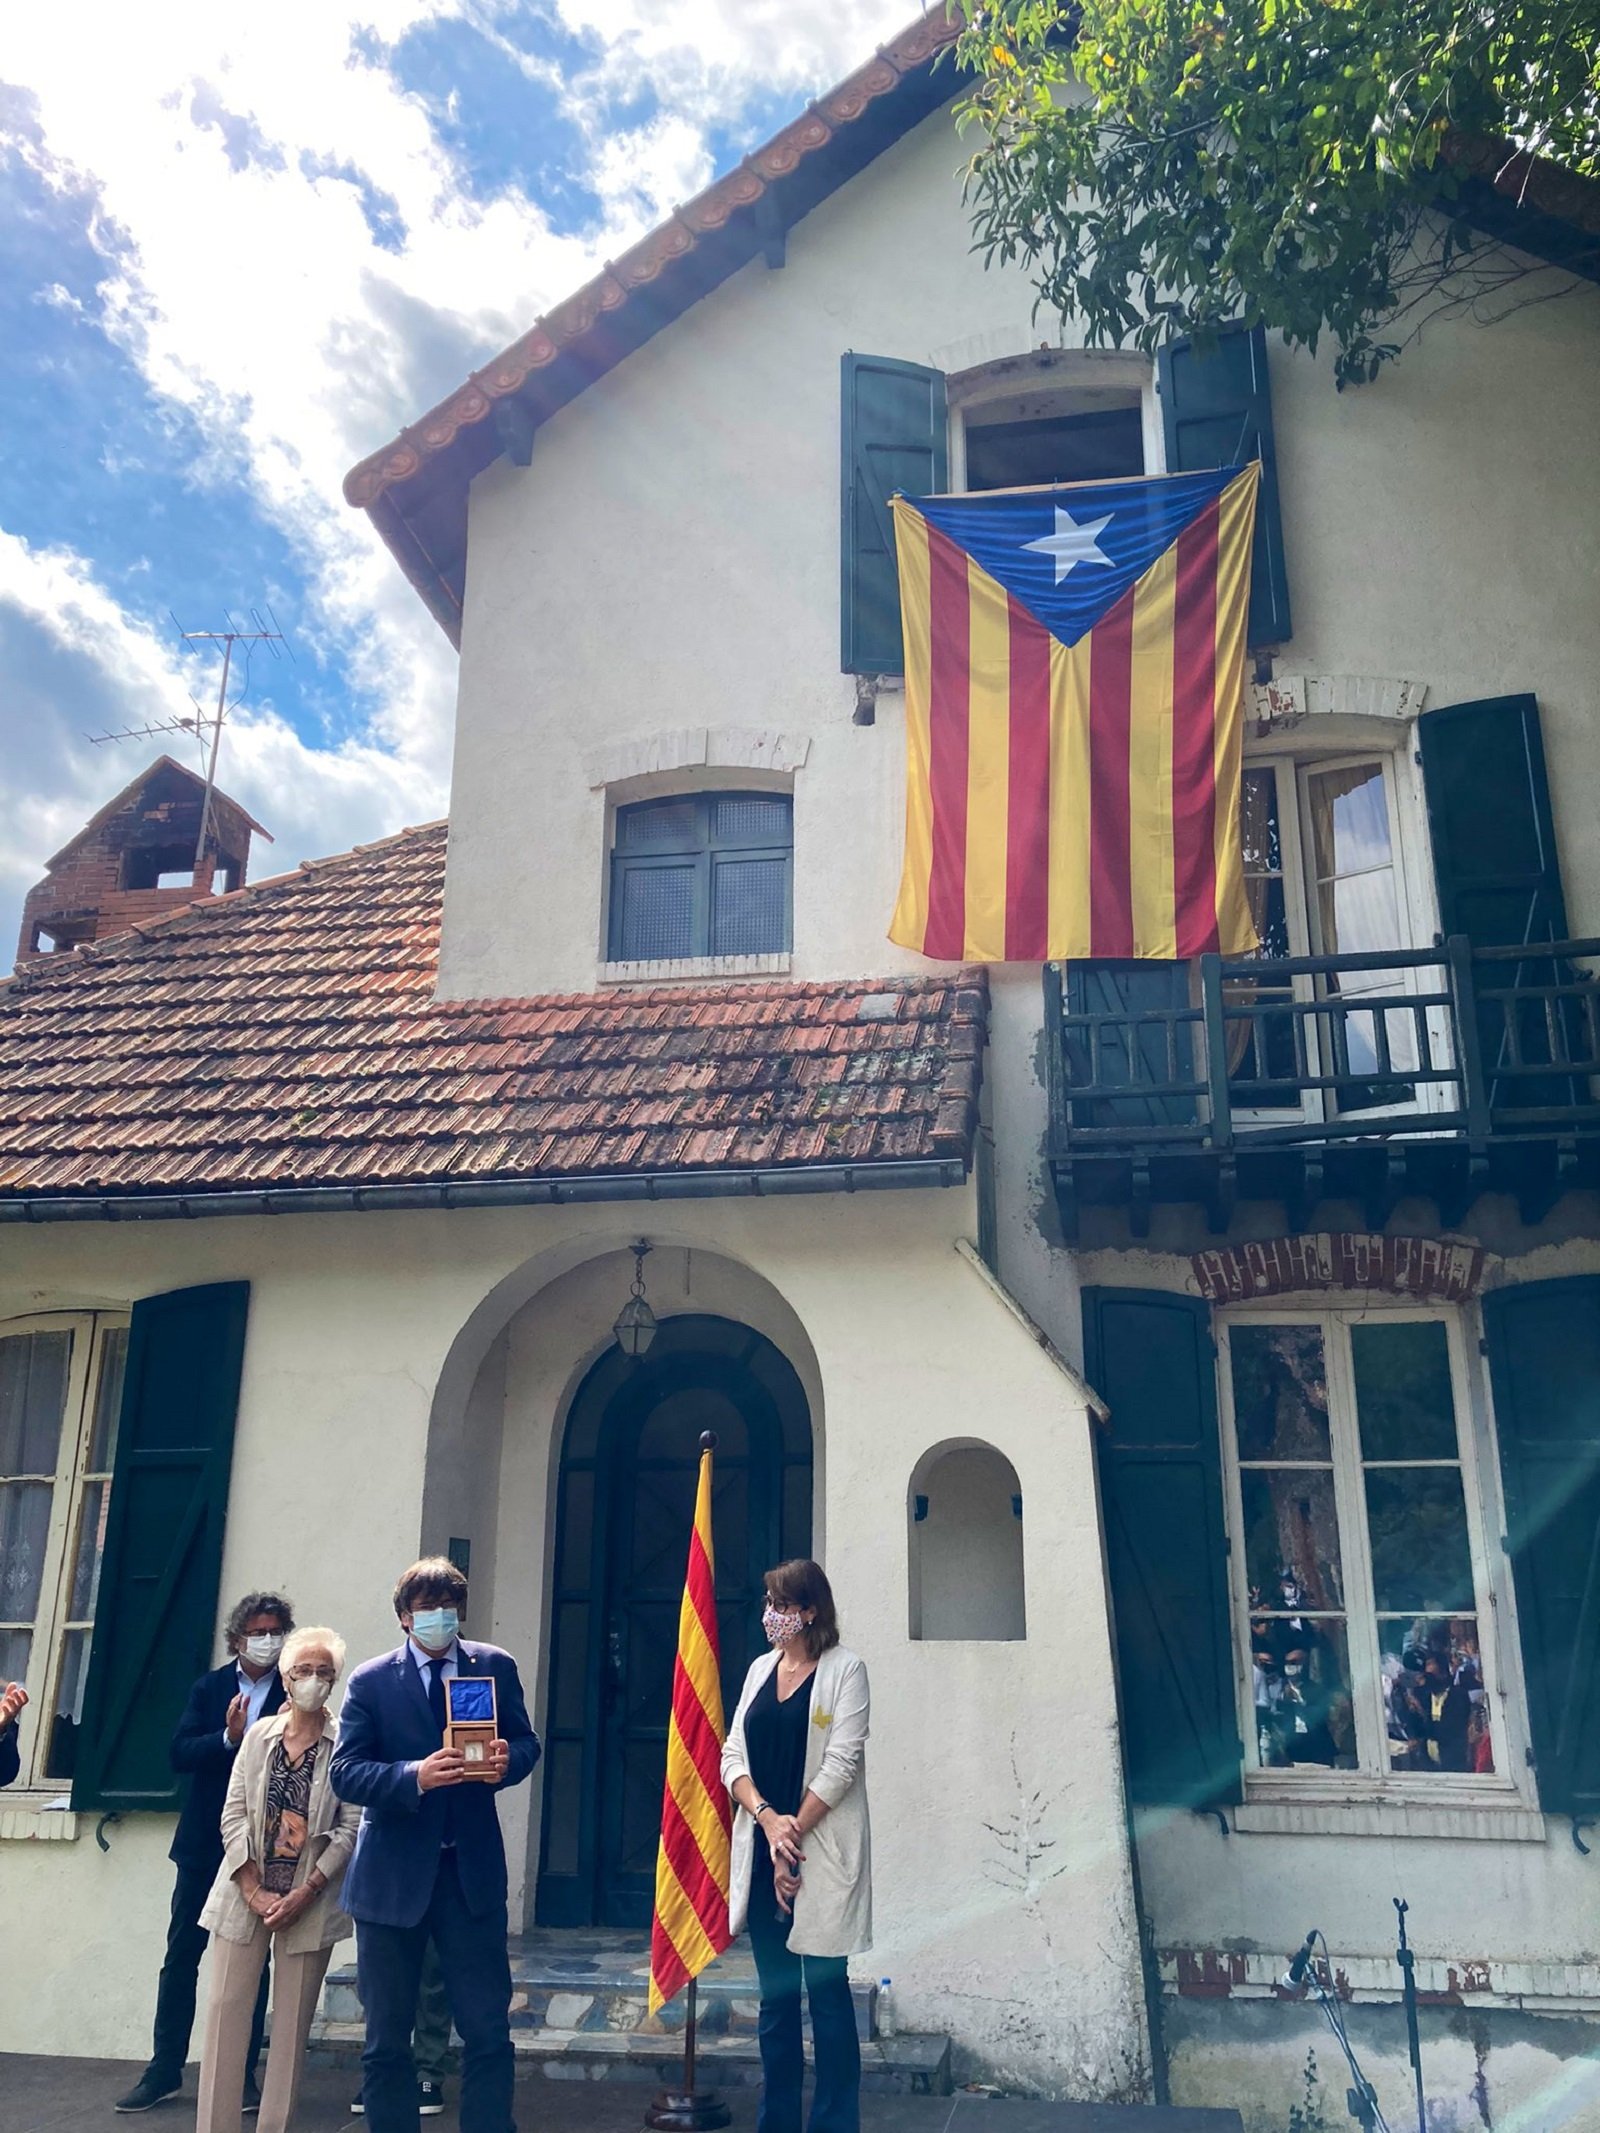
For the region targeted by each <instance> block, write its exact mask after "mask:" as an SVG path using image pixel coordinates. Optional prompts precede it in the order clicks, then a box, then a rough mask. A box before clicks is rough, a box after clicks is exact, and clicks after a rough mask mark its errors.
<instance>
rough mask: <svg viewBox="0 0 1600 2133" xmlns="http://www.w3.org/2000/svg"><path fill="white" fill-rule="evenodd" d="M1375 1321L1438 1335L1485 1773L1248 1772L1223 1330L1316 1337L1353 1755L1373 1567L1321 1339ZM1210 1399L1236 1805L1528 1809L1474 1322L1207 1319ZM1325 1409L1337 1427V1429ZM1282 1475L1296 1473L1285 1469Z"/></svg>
mask: <svg viewBox="0 0 1600 2133" xmlns="http://www.w3.org/2000/svg"><path fill="white" fill-rule="evenodd" d="M1379 1320H1382V1321H1384V1322H1386V1323H1389V1324H1394V1323H1403V1322H1408V1321H1409V1322H1413V1323H1414V1322H1417V1321H1422V1320H1426V1321H1433V1322H1438V1323H1442V1324H1443V1325H1444V1327H1445V1330H1446V1336H1447V1339H1448V1343H1449V1354H1450V1384H1451V1392H1452V1396H1453V1399H1454V1403H1455V1414H1456V1445H1457V1452H1458V1456H1459V1461H1460V1468H1461V1480H1462V1492H1463V1497H1464V1500H1465V1504H1466V1515H1467V1542H1468V1548H1469V1551H1470V1554H1471V1560H1472V1582H1473V1599H1474V1607H1475V1611H1476V1616H1477V1625H1478V1651H1479V1655H1480V1659H1481V1662H1482V1666H1483V1685H1484V1688H1485V1690H1486V1691H1487V1694H1488V1708H1489V1717H1490V1733H1491V1739H1492V1741H1493V1745H1494V1765H1495V1767H1494V1771H1493V1773H1492V1774H1490V1773H1483V1774H1479V1773H1475V1772H1471V1771H1438V1772H1433V1771H1404V1770H1390V1769H1385V1768H1380V1767H1374V1766H1370V1765H1369V1766H1368V1767H1365V1768H1360V1769H1356V1770H1334V1769H1325V1768H1320V1767H1319V1768H1316V1769H1311V1768H1299V1769H1271V1768H1265V1767H1263V1766H1262V1765H1261V1763H1260V1761H1259V1747H1258V1743H1257V1740H1256V1717H1255V1702H1254V1691H1253V1681H1252V1673H1251V1651H1252V1647H1251V1638H1250V1621H1251V1611H1250V1589H1249V1588H1250V1577H1249V1566H1248V1564H1247V1562H1246V1560H1245V1529H1244V1506H1243V1496H1242V1488H1241V1481H1240V1475H1241V1462H1240V1459H1239V1447H1238V1438H1237V1434H1236V1430H1235V1423H1234V1408H1233V1371H1232V1351H1231V1340H1230V1336H1231V1332H1232V1329H1233V1328H1234V1327H1235V1326H1249V1325H1255V1326H1260V1325H1308V1324H1313V1323H1315V1324H1319V1325H1321V1326H1322V1328H1323V1349H1324V1356H1325V1358H1326V1367H1327V1375H1328V1403H1329V1421H1330V1430H1329V1436H1330V1443H1331V1447H1332V1465H1333V1483H1334V1502H1335V1506H1336V1512H1337V1517H1338V1521H1339V1550H1340V1558H1341V1564H1340V1567H1341V1571H1342V1574H1343V1585H1344V1598H1345V1624H1346V1634H1347V1644H1348V1651H1349V1663H1350V1676H1351V1679H1350V1684H1349V1686H1350V1691H1351V1695H1352V1697H1353V1699H1354V1700H1355V1704H1356V1740H1357V1752H1358V1754H1359V1753H1361V1752H1363V1751H1366V1752H1368V1753H1370V1752H1371V1750H1372V1747H1373V1744H1376V1745H1377V1748H1378V1750H1379V1751H1380V1752H1381V1750H1382V1747H1383V1743H1384V1741H1385V1738H1386V1729H1385V1723H1384V1712H1383V1692H1382V1687H1381V1680H1380V1674H1379V1664H1380V1646H1379V1639H1378V1625H1377V1613H1376V1609H1375V1607H1374V1605H1373V1599H1372V1561H1371V1550H1370V1546H1369V1542H1368V1535H1367V1523H1366V1510H1365V1491H1364V1488H1363V1483H1362V1461H1361V1455H1360V1439H1359V1435H1358V1432H1357V1427H1356V1416H1355V1398H1354V1385H1353V1381H1352V1378H1351V1374H1350V1359H1349V1348H1348V1339H1347V1338H1343V1339H1341V1338H1338V1337H1335V1336H1334V1331H1333V1329H1334V1328H1336V1327H1338V1326H1344V1327H1348V1326H1351V1325H1356V1324H1362V1323H1366V1324H1371V1323H1374V1322H1376V1321H1379ZM1215 1326H1216V1343H1217V1392H1218V1413H1219V1418H1220V1421H1221V1425H1222V1427H1221V1438H1222V1472H1223V1495H1224V1503H1225V1512H1226V1518H1227V1528H1228V1543H1229V1548H1228V1554H1229V1597H1230V1602H1231V1614H1232V1630H1233V1648H1234V1675H1235V1691H1236V1696H1237V1702H1238V1713H1239V1726H1240V1738H1241V1740H1242V1741H1243V1742H1244V1744H1245V1758H1244V1792H1245V1800H1246V1803H1247V1804H1249V1803H1252V1802H1261V1801H1279V1802H1290V1803H1293V1802H1302V1803H1310V1802H1314V1801H1332V1802H1337V1803H1352V1802H1370V1803H1373V1804H1378V1805H1384V1804H1387V1805H1395V1806H1405V1807H1411V1808H1416V1807H1441V1808H1448V1807H1471V1806H1483V1807H1517V1806H1526V1807H1530V1808H1531V1807H1532V1806H1534V1804H1535V1802H1534V1800H1533V1797H1532V1791H1531V1786H1530V1783H1529V1778H1528V1731H1527V1721H1526V1715H1525V1703H1524V1698H1523V1694H1522V1681H1521V1671H1520V1666H1519V1663H1518V1659H1517V1655H1516V1638H1515V1629H1514V1621H1513V1619H1512V1616H1511V1612H1510V1605H1509V1603H1510V1581H1509V1579H1508V1578H1507V1577H1506V1576H1505V1573H1504V1557H1503V1555H1502V1554H1501V1553H1500V1552H1499V1551H1498V1549H1497V1548H1496V1547H1494V1546H1492V1545H1491V1535H1498V1534H1499V1533H1500V1532H1501V1531H1502V1529H1503V1521H1502V1517H1501V1509H1500V1503H1499V1489H1498V1475H1497V1471H1496V1468H1495V1464H1494V1444H1493V1437H1492V1431H1491V1429H1490V1427H1489V1425H1488V1417H1487V1407H1486V1401H1485V1399H1484V1397H1483V1391H1482V1388H1481V1386H1480V1385H1479V1383H1478V1375H1479V1374H1478V1372H1477V1370H1476V1368H1475V1366H1474V1363H1473V1360H1472V1358H1473V1356H1474V1355H1475V1354H1476V1352H1477V1351H1476V1316H1475V1314H1472V1315H1471V1316H1470V1317H1469V1315H1468V1314H1466V1313H1464V1312H1463V1311H1462V1310H1461V1309H1460V1308H1458V1307H1456V1306H1452V1305H1437V1306H1431V1305H1418V1304H1411V1303H1407V1302H1403V1301H1400V1300H1396V1301H1394V1302H1392V1303H1391V1302H1388V1301H1375V1300H1373V1299H1372V1298H1369V1297H1348V1296H1347V1297H1342V1298H1341V1297H1337V1296H1335V1297H1329V1296H1325V1295H1324V1296H1317V1297H1308V1298H1305V1299H1303V1300H1302V1301H1300V1302H1299V1303H1295V1302H1292V1301H1283V1302H1278V1303H1273V1304H1270V1305H1268V1304H1259V1305H1241V1306H1239V1307H1237V1308H1235V1309H1229V1310H1226V1311H1220V1312H1218V1313H1217V1315H1216V1321H1215ZM1336 1410H1337V1412H1338V1415H1339V1417H1340V1419H1338V1420H1336V1419H1335V1414H1336ZM1283 1463H1284V1464H1287V1465H1293V1464H1294V1462H1293V1461H1292V1460H1291V1461H1286V1462H1283Z"/></svg>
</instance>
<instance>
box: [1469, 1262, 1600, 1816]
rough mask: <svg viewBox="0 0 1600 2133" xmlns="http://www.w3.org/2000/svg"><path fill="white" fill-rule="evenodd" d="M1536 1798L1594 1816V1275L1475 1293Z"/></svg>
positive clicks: (1598, 1550) (1598, 1593)
mask: <svg viewBox="0 0 1600 2133" xmlns="http://www.w3.org/2000/svg"><path fill="white" fill-rule="evenodd" d="M1483 1318H1484V1326H1485V1329H1486V1331H1487V1334H1488V1346H1489V1375H1490V1380H1491V1382H1492V1384H1493V1386H1494V1413H1495V1428H1496V1430H1497V1432H1498V1434H1499V1439H1500V1472H1501V1476H1502V1479H1503V1481H1504V1485H1505V1503H1506V1543H1507V1547H1508V1549H1509V1551H1510V1556H1511V1567H1512V1574H1513V1576H1514V1577H1515V1579H1516V1584H1517V1620H1518V1623H1519V1625H1520V1627H1521V1631H1522V1670H1523V1673H1524V1675H1525V1677H1526V1679H1527V1684H1528V1720H1529V1726H1530V1729H1531V1731H1532V1735H1533V1759H1534V1767H1535V1770H1536V1772H1537V1775H1538V1779H1539V1804H1540V1805H1541V1806H1542V1807H1543V1808H1544V1810H1545V1812H1546V1813H1547V1814H1566V1815H1573V1816H1576V1817H1578V1818H1580V1819H1590V1818H1593V1819H1600V1274H1575V1275H1572V1276H1570V1277H1569V1278H1567V1279H1566V1280H1564V1281H1530V1282H1526V1283H1519V1284H1518V1285H1516V1286H1515V1287H1512V1288H1508V1289H1492V1290H1490V1292H1489V1293H1488V1294H1487V1295H1486V1296H1485V1297H1484V1299H1483Z"/></svg>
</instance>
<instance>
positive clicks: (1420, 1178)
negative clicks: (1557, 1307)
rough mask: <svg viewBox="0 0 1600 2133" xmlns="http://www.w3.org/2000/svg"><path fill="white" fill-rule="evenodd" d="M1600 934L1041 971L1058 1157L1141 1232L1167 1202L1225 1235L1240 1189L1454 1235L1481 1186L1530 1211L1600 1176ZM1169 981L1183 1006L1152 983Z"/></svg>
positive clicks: (1070, 1231)
mask: <svg viewBox="0 0 1600 2133" xmlns="http://www.w3.org/2000/svg"><path fill="white" fill-rule="evenodd" d="M1597 960H1600V939H1596V940H1573V941H1551V942H1539V943H1537V944H1536V945H1532V946H1522V947H1513V948H1474V947H1473V946H1472V944H1471V943H1470V942H1469V941H1468V940H1466V939H1465V938H1464V937H1461V936H1455V937H1452V938H1451V939H1449V940H1447V941H1444V942H1442V943H1440V944H1439V945H1437V946H1435V947H1432V948H1425V949H1413V950H1398V949H1397V950H1385V951H1384V952H1382V953H1379V954H1366V955H1343V956H1340V955H1333V956H1288V957H1282V958H1273V959H1266V958H1261V959H1258V958H1254V957H1251V958H1245V959H1230V958H1227V957H1223V956H1216V955H1207V956H1201V957H1199V958H1198V960H1197V961H1196V962H1194V963H1192V964H1190V965H1188V966H1182V965H1179V966H1173V965H1160V964H1098V965H1097V964H1085V965H1070V966H1062V965H1057V964H1050V965H1047V966H1046V970H1045V1010H1046V1014H1045V1021H1046V1033H1047V1044H1046V1053H1047V1070H1048V1078H1049V1105H1050V1133H1049V1141H1048V1153H1049V1158H1050V1166H1051V1170H1052V1173H1053V1176H1054V1180H1055V1187H1056V1195H1057V1199H1058V1201H1059V1203H1060V1208H1061V1218H1062V1222H1063V1225H1064V1228H1065V1231H1066V1234H1067V1236H1068V1237H1069V1238H1071V1237H1075V1236H1076V1235H1077V1234H1078V1218H1079V1214H1080V1211H1081V1209H1083V1208H1084V1207H1120V1208H1124V1209H1126V1211H1127V1214H1128V1220H1129V1225H1130V1228H1131V1230H1132V1233H1133V1234H1134V1235H1135V1236H1146V1235H1148V1233H1149V1226H1150V1215H1151V1209H1152V1207H1153V1206H1155V1205H1157V1204H1169V1205H1190V1206H1198V1207H1200V1208H1202V1209H1203V1210H1204V1212H1205V1217H1206V1222H1207V1226H1208V1228H1209V1229H1210V1230H1211V1231H1212V1232H1213V1233H1214V1234H1218V1235H1221V1234H1223V1233H1225V1232H1226V1231H1227V1229H1228V1227H1229V1224H1230V1222H1231V1220H1232V1218H1233V1212H1234V1209H1235V1207H1236V1206H1237V1205H1238V1204H1239V1203H1240V1202H1241V1201H1249V1200H1272V1201H1280V1202H1282V1203H1283V1204H1284V1206H1285V1209H1286V1211H1287V1214H1288V1218H1289V1222H1290V1225H1291V1227H1292V1228H1294V1229H1302V1228H1304V1227H1306V1226H1307V1225H1308V1224H1309V1222H1310V1219H1311V1216H1312V1214H1313V1212H1314V1210H1315V1208H1316V1206H1317V1204H1318V1202H1319V1201H1322V1200H1328V1199H1340V1200H1354V1201H1355V1202H1357V1203H1358V1204H1359V1205H1360V1206H1361V1208H1362V1209H1363V1211H1364V1214H1365V1217H1366V1220H1367V1223H1368V1225H1369V1226H1370V1227H1371V1228H1372V1229H1374V1230H1377V1229H1381V1228H1382V1226H1383V1224H1384V1223H1385V1221H1387V1219H1388V1217H1389V1215H1390V1214H1391V1213H1392V1212H1393V1210H1394V1208H1395V1206H1396V1205H1397V1204H1398V1202H1399V1201H1401V1200H1403V1199H1406V1198H1411V1197H1418V1196H1420V1197H1422V1198H1425V1199H1428V1200H1431V1201H1432V1202H1433V1203H1434V1204H1435V1205H1436V1206H1437V1208H1438V1211H1439V1216H1440V1220H1441V1223H1442V1224H1443V1226H1445V1227H1446V1228H1451V1227H1454V1226H1455V1225H1457V1224H1458V1223H1459V1222H1460V1221H1461V1220H1462V1218H1463V1216H1464V1215H1465V1214H1466V1211H1467V1209H1468V1208H1469V1207H1470V1206H1471V1205H1472V1203H1473V1202H1474V1201H1475V1200H1476V1199H1477V1198H1478V1197H1479V1196H1480V1195H1481V1194H1483V1193H1487V1192H1504V1193H1509V1194H1510V1195H1511V1196H1512V1197H1513V1198H1514V1199H1515V1201H1516V1203H1517V1206H1518V1209H1519V1212H1520V1214H1521V1217H1522V1219H1523V1221H1524V1222H1527V1223H1533V1222H1537V1221H1540V1220H1542V1218H1543V1217H1544V1215H1545V1214H1546V1213H1548V1211H1549V1210H1550V1208H1551V1207H1552V1206H1553V1205H1554V1204H1555V1202H1556V1201H1557V1200H1558V1199H1559V1198H1560V1197H1561V1195H1562V1194H1563V1193H1565V1192H1568V1191H1571V1190H1574V1189H1583V1188H1588V1189H1594V1188H1596V1187H1600V979H1597ZM1163 991H1164V992H1165V994H1166V997H1165V998H1164V999H1163V998H1160V997H1157V998H1155V999H1152V997H1151V995H1152V994H1155V995H1158V996H1159V995H1160V994H1161V993H1162V992H1163Z"/></svg>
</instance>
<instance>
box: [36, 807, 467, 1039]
mask: <svg viewBox="0 0 1600 2133" xmlns="http://www.w3.org/2000/svg"><path fill="white" fill-rule="evenodd" d="M449 826H450V818H449V817H448V815H440V816H437V817H436V818H435V819H434V820H433V821H431V822H417V823H411V824H408V825H407V826H406V827H405V828H404V829H398V830H392V831H391V832H390V833H389V835H388V836H386V837H376V838H374V839H373V840H372V842H371V843H369V844H353V845H351V847H350V849H349V850H348V851H345V852H330V853H329V854H328V855H327V856H326V857H325V858H321V859H302V860H300V861H299V862H298V864H296V865H295V866H293V867H289V868H286V869H285V870H284V872H283V873H281V874H269V875H267V876H266V878H265V879H264V880H262V881H247V882H243V883H241V884H240V886H239V887H238V888H237V889H225V890H224V891H223V893H222V894H221V895H220V896H201V897H196V898H194V899H193V901H192V902H189V903H186V904H176V905H174V906H173V908H172V909H171V910H170V911H163V912H161V913H160V914H159V916H157V917H154V918H148V919H141V920H139V921H137V922H136V923H130V924H129V925H128V926H126V927H124V928H123V929H122V931H121V932H118V933H106V934H102V935H101V936H100V938H99V939H98V940H93V941H80V942H78V944H77V945H76V947H74V948H72V949H71V950H69V952H68V953H67V954H66V955H63V956H44V957H36V958H34V959H32V960H31V961H29V962H26V963H21V964H19V965H18V966H17V967H16V969H14V970H13V971H12V972H11V973H10V975H9V976H7V977H3V978H0V1000H3V999H5V998H6V997H7V996H8V995H21V994H24V993H27V992H30V991H37V990H40V989H41V988H40V986H39V984H38V982H37V981H38V980H41V979H44V978H46V977H48V976H49V975H50V974H51V973H52V972H55V971H65V970H68V969H70V968H71V967H72V966H73V965H74V964H76V963H79V962H81V963H85V964H87V963H104V962H114V961H115V960H116V959H117V956H118V955H119V954H133V953H136V952H137V950H136V948H135V946H134V944H135V943H137V944H138V946H139V947H145V946H148V944H149V943H150V942H151V941H154V940H163V939H166V938H167V937H168V936H170V935H171V934H172V933H174V932H177V931H178V930H180V929H181V928H185V927H188V926H192V925H197V924H200V923H203V922H205V921H207V920H209V919H211V918H213V917H214V916H216V914H217V913H219V912H233V911H237V910H239V909H241V908H242V907H243V906H244V905H245V904H247V903H251V902H253V901H256V900H257V899H260V898H262V897H266V896H270V895H275V894H278V893H281V892H282V891H284V890H287V889H290V888H293V887H295V886H297V885H298V884H300V883H302V882H305V881H308V880H310V879H311V877H312V876H313V875H322V874H326V873H328V872H329V871H330V870H334V869H337V868H340V867H345V866H349V865H351V864H353V863H354V862H355V861H356V860H358V859H365V858H368V857H370V856H371V854H372V853H374V852H382V851H386V850H388V849H389V848H390V847H392V846H396V845H400V844H403V843H404V842H405V841H406V839H407V838H414V837H425V836H427V835H428V834H429V833H430V832H431V831H435V830H448V828H449Z"/></svg>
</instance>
